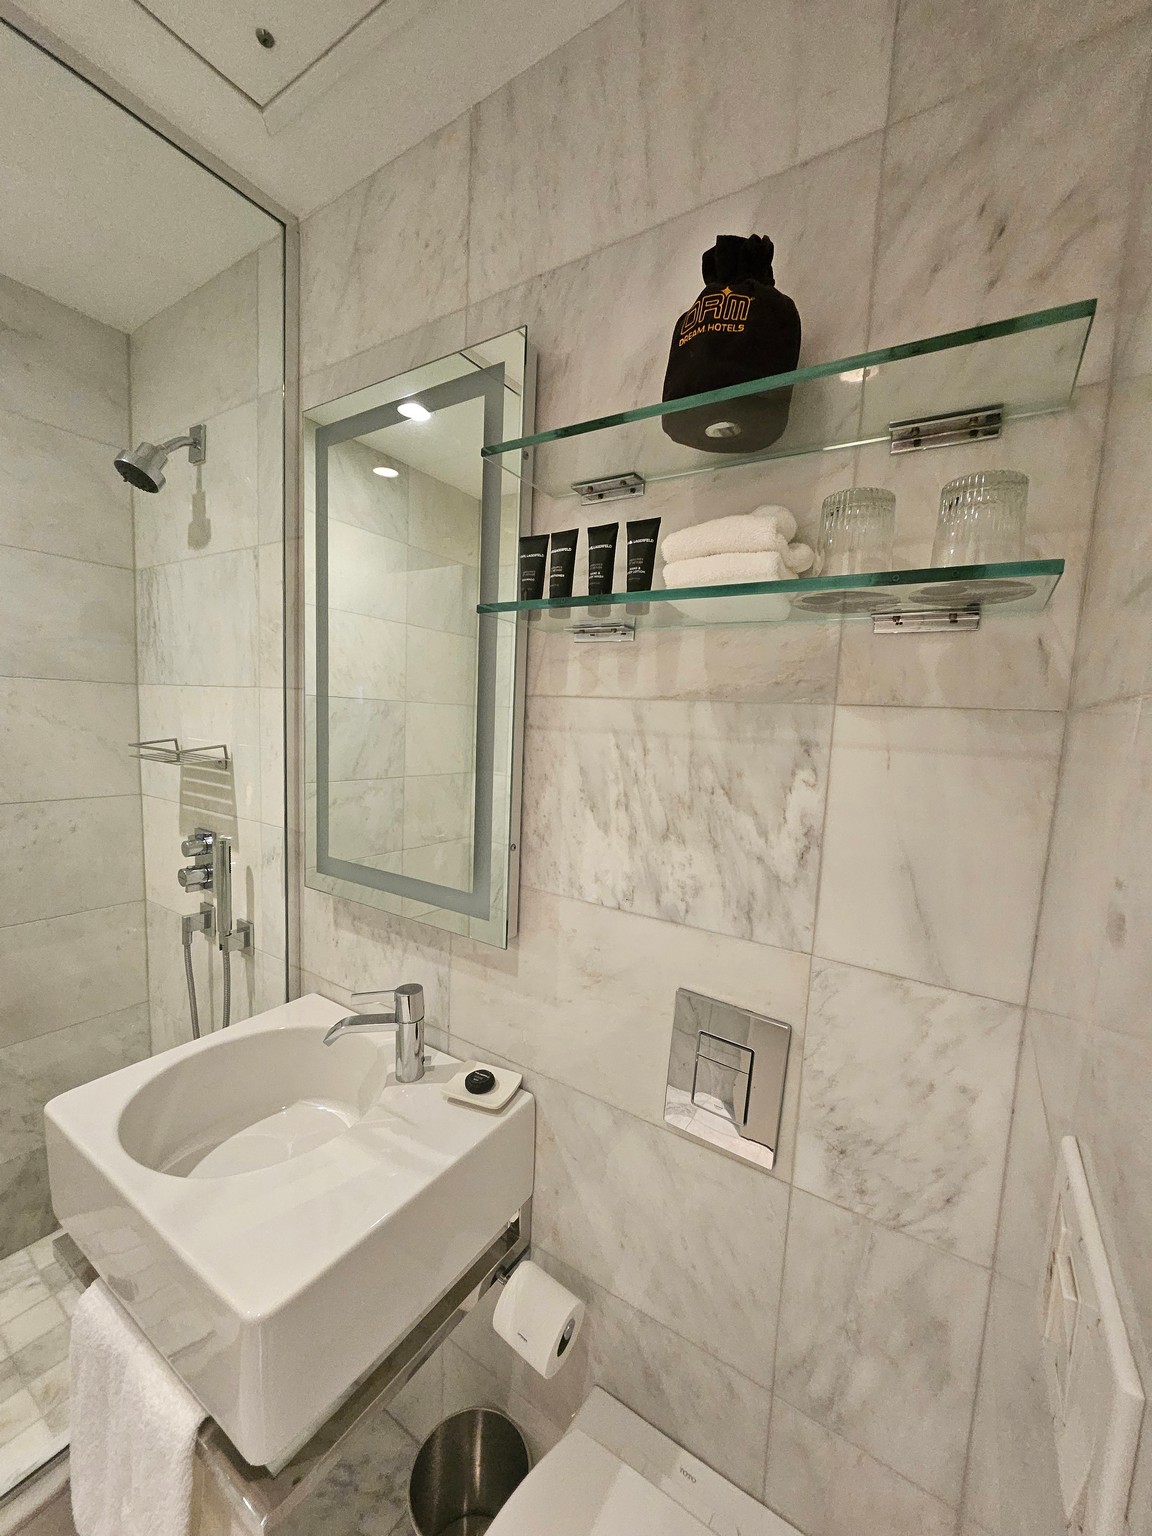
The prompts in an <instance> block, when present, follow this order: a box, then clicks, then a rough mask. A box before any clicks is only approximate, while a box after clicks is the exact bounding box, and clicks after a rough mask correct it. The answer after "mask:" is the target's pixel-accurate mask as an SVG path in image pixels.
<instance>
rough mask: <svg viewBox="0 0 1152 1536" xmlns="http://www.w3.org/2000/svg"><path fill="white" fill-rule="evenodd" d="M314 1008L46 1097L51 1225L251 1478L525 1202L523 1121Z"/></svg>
mask: <svg viewBox="0 0 1152 1536" xmlns="http://www.w3.org/2000/svg"><path fill="white" fill-rule="evenodd" d="M347 1011H348V1010H347V1009H346V1008H342V1007H341V1006H340V1005H339V1004H337V1003H333V1002H330V1001H329V1000H328V999H327V998H323V997H318V996H315V995H312V996H309V997H303V998H300V999H299V1000H298V1001H296V1002H293V1003H287V1004H286V1005H285V1006H284V1007H281V1008H274V1009H272V1010H271V1011H270V1012H268V1013H265V1014H261V1015H260V1016H258V1017H257V1018H254V1019H249V1020H248V1021H247V1022H245V1023H243V1024H237V1025H235V1026H234V1027H233V1028H232V1029H230V1030H228V1031H226V1032H224V1033H220V1034H215V1035H212V1036H210V1037H208V1038H207V1039H204V1040H198V1041H195V1042H193V1043H192V1044H190V1045H184V1046H179V1047H177V1049H175V1050H173V1051H166V1052H164V1053H163V1054H162V1055H160V1056H156V1057H153V1058H152V1059H151V1060H150V1061H144V1062H139V1063H137V1064H136V1065H135V1066H130V1067H125V1068H124V1069H123V1070H122V1071H119V1072H113V1073H111V1074H110V1075H109V1076H108V1077H103V1078H99V1079H98V1080H97V1081H95V1082H91V1083H87V1084H85V1085H84V1086H83V1087H81V1088H74V1089H72V1090H71V1091H70V1092H68V1093H64V1094H61V1095H60V1097H59V1098H56V1099H53V1100H52V1101H51V1103H50V1104H49V1105H48V1106H47V1108H46V1109H45V1111H44V1117H45V1122H46V1131H47V1142H48V1166H49V1174H50V1178H51V1184H52V1201H53V1205H54V1206H55V1209H56V1214H57V1216H58V1217H59V1219H60V1222H61V1224H62V1225H63V1226H64V1228H65V1229H66V1231H67V1232H69V1233H70V1235H71V1236H72V1237H73V1239H74V1240H75V1241H76V1243H77V1244H78V1245H79V1247H80V1248H81V1249H82V1250H83V1252H84V1253H85V1254H86V1255H87V1257H88V1259H89V1260H90V1262H91V1263H92V1265H93V1266H94V1267H95V1269H96V1270H97V1271H98V1272H99V1273H100V1274H101V1275H102V1276H103V1278H104V1279H105V1280H106V1281H107V1283H108V1285H109V1286H110V1287H111V1289H112V1291H113V1292H114V1293H115V1295H116V1296H117V1297H118V1298H119V1299H120V1301H121V1302H122V1303H123V1304H124V1306H125V1307H126V1308H127V1309H128V1311H129V1312H130V1313H131V1314H132V1316H133V1317H134V1318H135V1319H136V1321H137V1323H138V1324H139V1325H140V1327H141V1328H142V1329H143V1331H144V1332H145V1333H146V1334H147V1336H148V1337H149V1338H150V1339H151V1340H152V1342H153V1344H155V1346H156V1347H157V1349H159V1350H160V1352H161V1353H162V1354H163V1355H164V1356H165V1357H166V1358H167V1359H168V1360H169V1361H170V1362H171V1363H172V1365H173V1367H174V1368H175V1370H176V1371H177V1372H178V1374H179V1375H180V1376H181V1377H182V1378H183V1380H184V1381H185V1382H186V1383H187V1384H188V1386H189V1387H190V1388H191V1390H192V1391H193V1392H194V1393H195V1395H196V1396H197V1398H198V1399H199V1400H200V1402H201V1403H202V1404H203V1405H204V1407H205V1409H206V1410H207V1412H208V1413H209V1414H211V1416H212V1417H213V1418H214V1419H215V1420H216V1421H217V1423H218V1424H219V1425H220V1427H221V1428H222V1429H223V1430H224V1432H225V1434H226V1435H227V1436H228V1438H229V1439H230V1440H231V1441H232V1443H233V1444H234V1445H235V1446H236V1448H237V1450H239V1451H240V1453H241V1455H242V1456H244V1457H245V1458H246V1460H247V1461H249V1462H250V1463H251V1464H252V1465H254V1466H261V1465H269V1466H271V1465H276V1464H277V1463H278V1462H281V1461H283V1460H284V1459H285V1458H286V1457H287V1456H288V1455H290V1454H291V1452H292V1451H294V1450H295V1449H296V1448H297V1447H298V1446H299V1445H301V1444H302V1443H303V1442H304V1441H305V1440H306V1439H307V1438H308V1437H309V1435H310V1434H311V1433H312V1432H313V1431H314V1430H315V1429H316V1428H318V1427H319V1425H320V1424H322V1423H323V1422H324V1420H325V1419H326V1418H327V1417H328V1416H329V1414H330V1413H331V1412H332V1410H333V1408H334V1407H335V1406H336V1404H337V1403H338V1402H339V1401H340V1400H341V1399H342V1398H343V1397H344V1396H345V1394H346V1393H347V1392H348V1390H349V1388H350V1387H351V1386H352V1385H353V1384H354V1383H355V1382H356V1381H358V1380H359V1379H360V1378H361V1377H363V1376H364V1375H365V1374H366V1373H367V1372H368V1371H369V1370H371V1369H372V1367H373V1366H374V1365H376V1364H377V1363H378V1362H379V1361H380V1360H381V1359H383V1357H384V1356H385V1355H387V1354H388V1353H389V1352H390V1351H391V1350H392V1349H393V1348H394V1347H395V1346H396V1344H397V1343H398V1342H399V1341H400V1340H401V1339H403V1338H404V1336H405V1335H406V1334H407V1333H408V1332H409V1330H410V1329H411V1328H412V1326H413V1324H414V1323H416V1322H417V1321H418V1320H419V1319H420V1318H421V1317H422V1316H423V1315H424V1313H425V1312H427V1311H428V1309H429V1308H430V1307H432V1306H433V1305H434V1304H435V1303H436V1302H437V1301H439V1300H440V1299H441V1297H443V1296H444V1295H445V1293H446V1292H447V1291H448V1290H449V1289H450V1288H451V1287H452V1285H453V1283H454V1282H455V1281H456V1280H458V1279H459V1278H460V1276H462V1275H463V1274H464V1273H465V1272H466V1271H467V1269H468V1268H469V1266H470V1265H471V1264H472V1263H473V1262H474V1261H475V1259H476V1258H477V1257H478V1256H479V1255H480V1254H481V1253H483V1252H484V1250H485V1249H486V1248H487V1247H488V1246H489V1245H490V1244H491V1243H492V1242H493V1240H494V1239H495V1238H496V1237H497V1236H498V1235H499V1234H500V1233H501V1232H502V1231H503V1230H504V1228H505V1227H506V1226H507V1224H508V1223H509V1222H510V1221H511V1220H512V1219H513V1218H514V1217H515V1216H516V1214H517V1212H518V1211H519V1210H520V1209H521V1207H522V1206H524V1205H525V1203H526V1202H527V1201H528V1200H529V1199H530V1197H531V1194H532V1179H533V1143H534V1131H535V1104H534V1101H533V1099H532V1097H531V1095H529V1094H527V1093H524V1092H521V1093H519V1094H517V1096H516V1097H515V1098H514V1099H513V1100H512V1102H511V1103H510V1104H509V1105H508V1107H507V1108H506V1109H505V1110H503V1111H502V1112H501V1113H499V1114H490V1113H487V1112H485V1111H484V1110H482V1109H479V1108H473V1107H472V1106H470V1105H465V1104H457V1103H452V1102H450V1101H448V1100H446V1099H445V1098H444V1095H443V1085H444V1084H445V1083H446V1082H447V1081H448V1079H449V1078H450V1077H452V1076H453V1075H454V1074H455V1073H456V1071H457V1070H458V1068H459V1065H460V1064H459V1062H457V1061H456V1060H455V1059H454V1058H452V1057H450V1056H445V1055H442V1054H440V1053H439V1052H435V1051H431V1052H429V1055H428V1070H427V1071H426V1073H425V1075H424V1077H423V1078H422V1079H421V1081H419V1082H417V1083H410V1084H404V1083H398V1082H397V1081H396V1078H395V1073H394V1058H395V1046H394V1042H393V1037H392V1036H391V1035H390V1034H381V1035H356V1036H352V1035H349V1036H344V1037H342V1038H340V1039H338V1040H336V1041H335V1042H334V1043H333V1044H332V1045H329V1046H325V1045H324V1044H323V1043H322V1042H323V1037H324V1034H325V1031H326V1030H327V1029H328V1028H329V1026H330V1025H331V1024H333V1023H334V1022H335V1021H336V1020H337V1019H339V1018H342V1017H344V1015H345V1014H346V1013H347Z"/></svg>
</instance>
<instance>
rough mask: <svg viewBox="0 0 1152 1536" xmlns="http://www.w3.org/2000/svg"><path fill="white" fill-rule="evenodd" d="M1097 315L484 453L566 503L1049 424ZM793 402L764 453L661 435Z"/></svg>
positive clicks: (577, 427)
mask: <svg viewBox="0 0 1152 1536" xmlns="http://www.w3.org/2000/svg"><path fill="white" fill-rule="evenodd" d="M1095 313H1096V301H1095V299H1085V300H1083V301H1082V302H1081V303H1078V304H1066V305H1063V306H1062V307H1060V308H1059V309H1044V310H1039V311H1037V312H1036V313H1035V314H1030V315H1017V316H1016V317H1015V318H1014V319H1011V320H999V321H996V322H995V323H994V324H991V325H977V326H972V327H970V328H969V329H968V330H963V331H950V332H948V333H947V334H946V335H943V336H930V337H928V338H927V339H926V340H923V341H910V342H905V343H904V344H902V345H900V346H896V347H884V348H882V349H881V350H879V351H877V352H864V353H861V354H860V355H859V356H856V357H843V358H840V359H839V360H838V361H836V362H832V363H818V364H816V365H814V366H813V367H810V368H798V369H796V370H795V371H794V372H792V373H782V374H777V375H775V376H774V377H772V378H766V379H757V380H754V381H753V382H752V383H750V384H739V385H736V386H734V387H732V388H730V389H720V390H713V391H711V392H709V393H707V394H701V395H692V396H690V397H689V398H687V399H684V400H672V401H668V402H666V403H660V404H656V405H645V406H640V407H638V408H637V409H636V410H632V411H621V412H618V413H617V414H615V415H611V416H599V417H594V418H593V419H591V420H589V421H579V422H575V423H573V424H572V425H571V426H566V427H554V428H553V429H552V430H551V431H548V432H537V433H534V434H533V435H532V436H531V437H522V438H515V439H512V440H510V441H508V442H504V443H495V444H492V445H490V446H489V447H486V448H484V449H483V453H484V456H485V457H486V458H495V459H499V460H500V462H501V463H502V464H503V467H504V468H505V469H506V470H508V471H510V472H511V473H512V474H515V475H519V476H522V475H524V474H525V472H528V473H530V474H531V478H532V482H533V484H534V485H535V486H537V487H538V488H539V489H540V490H542V491H544V492H546V493H547V494H548V495H550V496H557V497H565V496H571V495H573V494H574V488H575V487H576V486H577V485H581V484H586V483H587V482H588V481H592V480H602V479H605V478H607V477H608V476H612V475H622V474H626V473H629V472H632V471H635V472H636V473H638V474H639V475H641V476H642V477H643V479H644V480H645V481H649V482H651V481H659V480H670V479H677V478H679V477H680V476H683V475H693V474H704V473H708V472H711V471H714V470H718V469H728V468H732V467H735V466H736V465H740V464H750V463H760V462H764V461H767V460H771V459H779V458H791V457H795V456H797V455H800V454H805V453H818V452H823V451H826V450H828V449H832V448H853V447H861V446H863V445H865V444H867V443H878V442H885V441H887V440H888V438H889V435H890V434H889V428H890V427H891V426H893V425H894V424H897V423H903V422H909V421H925V420H928V419H930V418H932V417H940V416H949V415H953V414H956V413H959V412H967V411H976V410H980V409H983V408H987V407H999V408H1000V410H1001V412H1002V414H1003V418H1004V419H1005V420H1010V419H1012V418H1019V417H1024V416H1038V415H1044V414H1047V413H1049V412H1052V411H1059V410H1063V409H1064V408H1065V407H1066V406H1067V405H1068V404H1069V402H1070V400H1071V397H1072V391H1073V389H1074V388H1075V386H1076V378H1077V375H1078V373H1079V371H1080V362H1081V359H1082V357H1083V355H1084V347H1085V344H1086V343H1087V340H1088V333H1089V331H1090V330H1091V328H1092V319H1093V316H1094V315H1095ZM786 390H791V392H792V396H791V404H790V406H789V407H788V425H787V428H786V429H785V431H784V433H783V435H782V436H781V437H780V438H779V439H778V441H777V442H775V443H774V444H773V445H772V446H771V447H770V448H768V449H766V450H764V451H762V452H759V453H751V454H741V453H728V452H717V453H710V452H704V451H702V450H700V449H698V448H690V447H685V446H684V445H683V444H681V443H677V442H674V441H673V440H672V438H670V437H669V436H668V435H667V433H666V432H665V430H664V420H665V418H669V417H675V416H677V415H678V414H680V413H683V412H686V411H689V410H699V409H700V408H701V407H702V406H703V407H708V406H719V405H723V404H724V403H725V402H726V401H740V400H744V399H746V398H748V397H749V396H765V395H771V394H778V393H779V392H781V391H786ZM781 398H782V399H786V397H781Z"/></svg>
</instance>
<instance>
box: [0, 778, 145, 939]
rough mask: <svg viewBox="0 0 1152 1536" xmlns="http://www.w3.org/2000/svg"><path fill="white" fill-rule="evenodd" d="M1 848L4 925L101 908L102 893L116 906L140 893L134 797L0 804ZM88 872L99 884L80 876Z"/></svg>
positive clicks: (140, 861)
mask: <svg viewBox="0 0 1152 1536" xmlns="http://www.w3.org/2000/svg"><path fill="white" fill-rule="evenodd" d="M0 846H3V848H4V862H3V865H2V866H0V912H3V914H4V919H5V921H6V922H8V923H29V922H33V921H35V920H36V919H37V918H46V917H63V916H66V915H68V914H69V913H72V912H80V911H84V910H86V909H90V908H92V907H98V906H103V905H105V904H106V902H107V899H108V898H107V893H108V891H109V890H112V891H115V892H116V894H117V896H118V897H119V898H120V899H121V900H122V901H138V900H139V899H140V898H141V897H142V896H143V894H144V863H143V846H142V842H141V831H140V801H139V799H138V797H136V796H130V795H124V796H111V795H105V796H100V797H97V798H94V799H87V800H33V801H25V802H24V803H23V804H21V805H0ZM65 848H67V850H68V852H67V856H66V857H64V856H62V854H63V850H64V849H65ZM95 869H99V870H100V872H101V878H100V880H99V882H96V881H93V880H89V879H87V878H85V874H84V871H87V870H95Z"/></svg>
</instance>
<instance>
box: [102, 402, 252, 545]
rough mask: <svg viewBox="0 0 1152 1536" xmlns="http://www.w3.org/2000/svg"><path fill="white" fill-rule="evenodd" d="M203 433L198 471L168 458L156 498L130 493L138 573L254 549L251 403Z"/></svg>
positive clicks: (180, 456) (216, 419)
mask: <svg viewBox="0 0 1152 1536" xmlns="http://www.w3.org/2000/svg"><path fill="white" fill-rule="evenodd" d="M205 425H206V426H207V429H208V439H207V444H208V447H207V455H206V457H205V461H204V463H203V464H192V463H190V462H189V460H188V455H187V454H186V453H184V452H179V453H176V454H173V456H172V458H171V459H170V460H169V461H168V465H167V467H166V469H165V471H164V474H165V478H166V481H167V483H166V485H165V487H164V492H163V494H162V495H160V496H154V495H151V494H150V493H148V492H146V491H136V492H134V493H133V497H132V505H133V518H134V523H135V528H136V565H137V568H138V569H142V568H143V567H144V566H148V565H170V564H172V563H173V562H174V561H177V560H190V559H196V558H197V557H199V556H200V555H207V554H211V555H215V554H220V553H221V552H222V551H224V550H229V549H249V548H251V547H252V546H253V545H254V544H257V543H259V542H260V535H259V525H258V520H257V519H258V498H257V451H258V443H259V439H258V432H257V406H256V402H255V400H246V401H244V402H242V403H241V404H240V405H236V406H233V408H232V409H231V410H228V411H224V412H222V413H221V414H220V415H218V416H210V417H209V418H208V420H207V422H206V423H205ZM169 435H171V434H169Z"/></svg>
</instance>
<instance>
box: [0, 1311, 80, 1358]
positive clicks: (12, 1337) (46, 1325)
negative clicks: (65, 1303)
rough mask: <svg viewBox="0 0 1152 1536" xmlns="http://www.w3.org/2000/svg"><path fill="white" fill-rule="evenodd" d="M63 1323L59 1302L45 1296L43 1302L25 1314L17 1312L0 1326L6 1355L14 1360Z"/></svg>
mask: <svg viewBox="0 0 1152 1536" xmlns="http://www.w3.org/2000/svg"><path fill="white" fill-rule="evenodd" d="M63 1322H64V1313H63V1312H62V1311H61V1310H60V1304H59V1302H58V1301H57V1300H56V1298H55V1297H54V1296H45V1298H44V1300H43V1301H38V1302H37V1303H36V1304H35V1306H32V1307H29V1308H28V1310H27V1311H26V1312H18V1313H17V1314H16V1316H15V1317H12V1318H9V1320H8V1321H7V1322H6V1323H3V1324H0V1339H2V1340H3V1342H4V1347H5V1349H6V1350H7V1351H8V1353H9V1354H10V1355H12V1356H13V1357H14V1358H15V1356H17V1355H18V1354H19V1352H20V1351H21V1350H22V1349H26V1348H27V1347H28V1345H30V1344H33V1343H35V1342H36V1340H37V1339H40V1338H42V1337H43V1336H44V1335H45V1334H49V1333H51V1332H52V1330H53V1329H54V1328H59V1327H60V1326H61V1325H62V1324H63Z"/></svg>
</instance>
